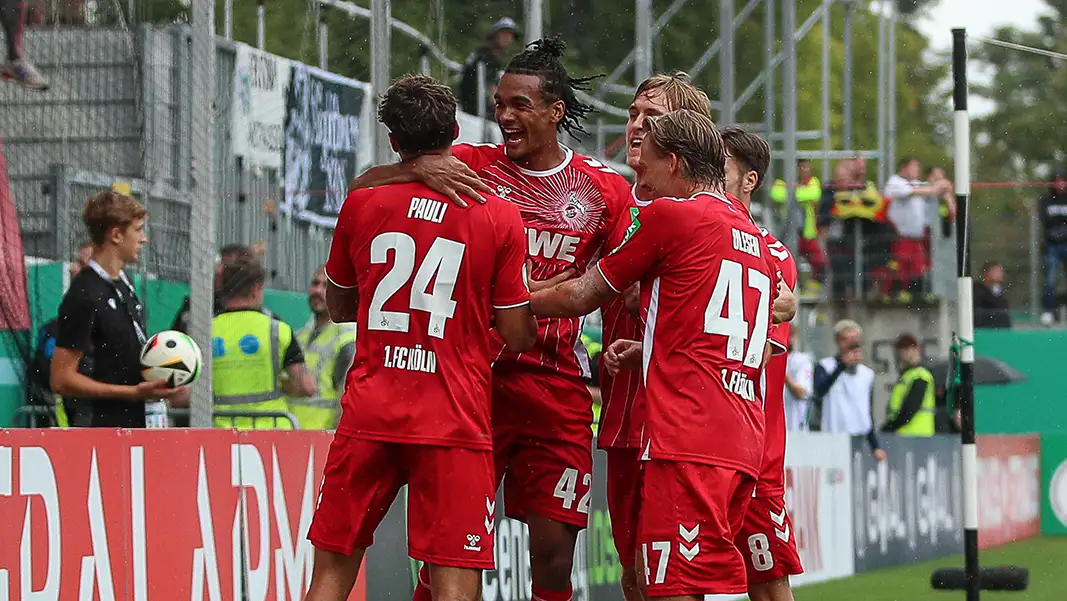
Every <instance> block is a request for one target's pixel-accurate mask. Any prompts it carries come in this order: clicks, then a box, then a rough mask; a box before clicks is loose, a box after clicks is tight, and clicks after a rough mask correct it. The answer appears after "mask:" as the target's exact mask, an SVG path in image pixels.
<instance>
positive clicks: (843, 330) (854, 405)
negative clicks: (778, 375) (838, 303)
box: [808, 319, 886, 461]
mask: <svg viewBox="0 0 1067 601" xmlns="http://www.w3.org/2000/svg"><path fill="white" fill-rule="evenodd" d="M834 342H835V343H836V344H837V348H838V352H837V354H836V355H834V356H833V357H826V358H824V359H821V360H820V361H819V363H818V365H816V366H815V385H814V387H813V388H814V390H813V391H812V395H811V404H810V405H809V407H810V415H809V418H808V428H809V429H810V430H811V431H813V432H819V431H821V432H829V433H832V434H849V435H851V436H865V437H867V442H868V443H869V444H870V445H871V451H872V452H873V453H874V456H875V458H877V459H878V460H879V461H881V460H883V459H885V456H886V455H885V451H884V450H883V449H882V448H881V445H879V443H878V437H877V435H876V434H875V432H874V420H873V419H872V418H871V403H872V401H873V397H874V370H873V369H871V368H869V367H867V366H866V365H864V364H863V328H861V327H860V325H859V324H858V323H856V322H854V321H852V320H851V319H843V320H841V321H839V322H837V324H835V325H834Z"/></svg>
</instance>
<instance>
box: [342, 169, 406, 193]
mask: <svg viewBox="0 0 1067 601" xmlns="http://www.w3.org/2000/svg"><path fill="white" fill-rule="evenodd" d="M414 181H418V178H417V177H415V172H414V171H412V169H411V166H410V165H406V164H404V163H392V164H389V165H378V166H376V167H371V168H370V169H367V170H366V171H364V172H363V175H360V176H359V177H357V178H356V179H354V180H352V183H351V184H349V185H348V191H349V192H351V191H352V190H359V189H360V188H373V187H375V186H388V185H390V184H408V183H411V182H414Z"/></svg>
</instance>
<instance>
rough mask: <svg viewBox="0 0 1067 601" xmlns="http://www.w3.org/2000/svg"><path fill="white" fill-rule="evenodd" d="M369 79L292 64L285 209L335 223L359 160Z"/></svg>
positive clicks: (317, 221) (322, 222) (329, 224)
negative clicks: (345, 76)
mask: <svg viewBox="0 0 1067 601" xmlns="http://www.w3.org/2000/svg"><path fill="white" fill-rule="evenodd" d="M369 99H370V89H369V87H368V86H367V85H366V84H363V83H360V82H358V81H355V80H352V79H347V78H344V77H340V76H337V75H333V74H331V73H327V72H325V71H321V70H319V69H314V68H311V67H308V66H306V65H302V64H298V63H294V64H293V68H292V74H291V77H290V82H289V92H288V94H287V97H286V103H285V106H286V117H285V199H284V202H283V203H282V206H281V209H282V210H283V211H286V212H288V213H290V214H291V215H293V216H295V217H297V218H298V219H303V220H306V221H310V222H312V223H315V224H317V225H321V226H325V227H333V226H334V225H336V223H337V214H338V213H339V212H340V210H341V205H342V204H343V203H344V200H345V196H346V195H347V191H348V183H349V182H350V181H351V179H352V178H353V177H355V176H356V171H357V168H358V165H359V154H360V147H361V145H360V139H361V137H362V136H361V134H362V128H363V122H362V117H363V115H364V104H366V101H367V100H369Z"/></svg>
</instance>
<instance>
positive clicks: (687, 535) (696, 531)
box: [678, 524, 700, 561]
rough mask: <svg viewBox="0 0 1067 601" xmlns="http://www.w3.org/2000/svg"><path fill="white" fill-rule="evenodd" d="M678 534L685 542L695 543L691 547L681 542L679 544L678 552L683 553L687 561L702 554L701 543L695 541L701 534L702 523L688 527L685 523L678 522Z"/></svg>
mask: <svg viewBox="0 0 1067 601" xmlns="http://www.w3.org/2000/svg"><path fill="white" fill-rule="evenodd" d="M678 534H679V535H680V536H681V537H682V540H684V541H685V542H687V543H693V546H691V547H687V546H685V545H684V544H681V543H679V544H678V552H679V553H681V554H682V557H684V558H685V559H686V561H693V558H695V557H696V556H697V555H698V554H700V543H697V542H694V541H696V539H697V537H698V536H700V524H697V525H695V526H693V528H692V529H689V528H686V527H685V526H684V525H683V524H678Z"/></svg>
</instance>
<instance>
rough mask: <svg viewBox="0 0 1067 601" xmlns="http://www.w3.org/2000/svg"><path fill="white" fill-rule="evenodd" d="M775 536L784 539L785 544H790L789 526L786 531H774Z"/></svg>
mask: <svg viewBox="0 0 1067 601" xmlns="http://www.w3.org/2000/svg"><path fill="white" fill-rule="evenodd" d="M774 535H775V536H777V537H778V538H780V539H782V542H783V543H788V542H789V526H786V527H785V530H779V529H777V528H775V529H774Z"/></svg>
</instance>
